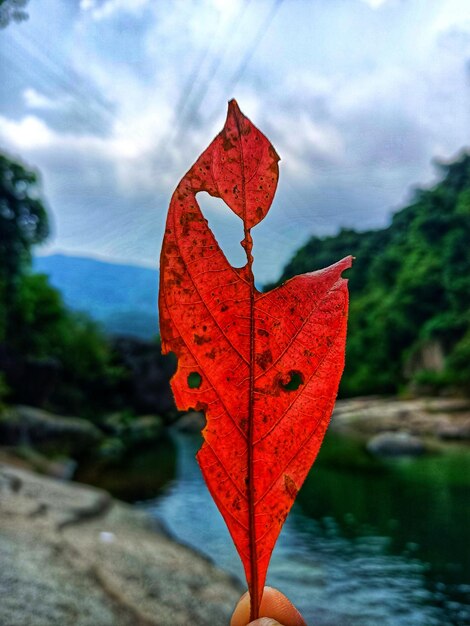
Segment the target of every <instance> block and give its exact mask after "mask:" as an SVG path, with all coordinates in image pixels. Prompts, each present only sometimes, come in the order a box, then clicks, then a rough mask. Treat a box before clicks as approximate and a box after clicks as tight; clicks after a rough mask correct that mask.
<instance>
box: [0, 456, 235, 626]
mask: <svg viewBox="0 0 470 626" xmlns="http://www.w3.org/2000/svg"><path fill="white" fill-rule="evenodd" d="M14 485H19V487H18V486H17V487H16V488H13V487H14ZM0 489H1V492H0V493H1V497H0V524H1V532H0V563H1V564H2V566H1V567H0V593H1V602H0V624H8V626H26V625H27V624H34V626H65V625H67V624H74V626H98V625H99V626H174V625H175V624H181V625H184V624H197V625H198V626H206V625H207V626H212V625H213V624H228V623H229V621H230V615H231V612H232V610H233V607H234V605H235V603H236V602H237V600H238V598H239V597H240V595H241V592H242V588H241V585H240V584H239V583H238V582H236V581H235V580H234V579H233V578H232V577H230V576H229V575H227V574H225V573H224V572H222V571H221V570H219V569H217V568H216V567H215V566H214V565H213V564H211V563H210V562H209V561H208V560H207V559H206V558H204V557H202V556H201V555H199V554H197V553H196V552H194V551H193V550H191V549H189V548H187V547H185V546H181V545H179V544H178V543H176V542H175V541H173V540H172V539H171V538H169V537H168V535H166V534H165V533H164V532H163V531H162V530H161V529H159V528H158V526H157V525H156V524H155V523H154V521H153V520H151V519H150V518H149V517H147V515H146V514H144V513H143V512H140V511H138V510H136V509H133V508H132V507H130V506H127V505H124V504H123V503H120V502H117V501H116V500H113V499H111V498H110V497H109V495H108V494H107V493H106V492H103V491H101V490H98V489H93V488H91V487H85V486H81V485H77V484H73V483H64V482H59V481H56V480H51V479H46V478H44V477H39V476H37V475H34V474H32V473H30V472H26V471H22V470H18V469H12V468H10V467H7V466H3V467H2V466H0Z"/></svg>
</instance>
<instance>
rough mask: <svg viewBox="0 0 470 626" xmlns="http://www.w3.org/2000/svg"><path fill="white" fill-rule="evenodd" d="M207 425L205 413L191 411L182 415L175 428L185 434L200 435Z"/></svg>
mask: <svg viewBox="0 0 470 626" xmlns="http://www.w3.org/2000/svg"><path fill="white" fill-rule="evenodd" d="M205 425H206V418H205V417H204V413H199V412H198V411H189V413H185V414H184V415H182V416H181V417H180V418H179V420H178V421H177V422H176V424H175V428H176V429H177V430H179V431H181V432H184V433H200V432H201V430H202V429H203V428H204V426H205Z"/></svg>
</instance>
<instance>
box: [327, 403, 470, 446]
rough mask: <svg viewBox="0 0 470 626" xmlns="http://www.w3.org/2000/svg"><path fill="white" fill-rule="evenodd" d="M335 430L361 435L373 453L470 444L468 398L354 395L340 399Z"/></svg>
mask: <svg viewBox="0 0 470 626" xmlns="http://www.w3.org/2000/svg"><path fill="white" fill-rule="evenodd" d="M330 428H331V430H333V431H336V432H338V433H340V434H343V435H346V436H354V437H359V438H361V439H362V440H364V442H365V443H366V445H367V448H368V450H369V451H370V452H372V453H373V454H378V455H382V454H383V455H384V456H397V455H401V454H411V455H415V454H422V453H424V452H427V451H435V450H438V449H439V450H443V449H444V448H445V446H446V445H447V444H449V443H460V444H464V445H468V444H470V400H469V399H465V398H414V399H408V400H402V399H398V398H372V397H366V398H353V399H349V400H338V401H337V403H336V406H335V410H334V412H333V417H332V421H331V426H330Z"/></svg>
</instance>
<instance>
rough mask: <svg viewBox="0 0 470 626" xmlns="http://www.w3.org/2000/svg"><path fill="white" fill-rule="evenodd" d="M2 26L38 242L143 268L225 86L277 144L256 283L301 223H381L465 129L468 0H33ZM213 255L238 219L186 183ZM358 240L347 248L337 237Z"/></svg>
mask: <svg viewBox="0 0 470 626" xmlns="http://www.w3.org/2000/svg"><path fill="white" fill-rule="evenodd" d="M28 12H29V20H28V21H27V22H22V23H19V24H16V23H12V24H10V25H9V26H8V27H7V28H6V29H4V30H1V31H0V55H1V59H0V68H1V69H0V85H1V92H2V96H1V103H0V144H1V148H2V149H3V150H6V151H7V152H8V153H9V154H11V155H15V156H19V157H21V158H22V159H23V160H24V161H25V162H26V163H28V164H30V165H31V166H34V167H36V168H38V169H39V170H40V172H41V173H42V176H43V186H44V193H45V196H46V198H47V201H48V205H49V207H50V212H51V215H52V219H53V229H54V233H53V237H52V238H51V240H50V243H49V244H48V247H47V248H45V249H44V252H50V251H65V252H67V253H70V254H77V255H81V256H93V257H100V258H103V257H104V258H107V259H110V260H114V261H125V262H130V263H136V264H141V265H146V266H150V267H155V266H157V265H158V256H159V249H160V244H161V237H162V231H163V225H164V221H165V214H166V210H167V206H168V201H169V198H170V196H171V193H172V191H173V189H174V188H175V186H176V185H177V183H178V181H179V179H180V178H181V176H182V175H183V174H184V173H185V171H186V170H187V169H188V168H189V167H190V166H191V164H192V163H193V162H194V160H195V159H196V158H197V156H198V155H199V154H200V153H201V151H202V150H203V149H204V148H205V147H206V146H207V145H208V143H209V142H210V141H211V139H212V138H213V137H214V135H215V134H216V133H217V132H218V130H219V129H220V128H221V127H222V125H223V121H224V118H225V113H226V104H227V101H228V100H229V99H230V98H232V97H235V98H236V99H237V100H238V102H239V104H240V107H241V108H242V110H243V111H244V112H245V114H247V115H248V116H249V117H250V118H251V120H252V121H253V122H254V123H255V124H256V125H257V126H258V127H259V128H260V129H261V130H262V131H263V132H264V133H265V134H266V135H267V136H268V137H269V138H270V139H271V141H272V142H273V144H274V146H275V147H276V149H277V151H278V153H279V154H280V156H281V159H282V161H281V177H280V183H279V188H278V194H277V199H276V200H275V203H274V204H273V208H272V210H271V211H270V213H269V214H268V216H267V218H266V219H265V220H264V222H263V223H262V224H260V225H259V226H258V227H257V228H256V229H255V230H254V233H253V234H254V239H255V259H256V265H255V270H256V273H257V279H258V281H259V282H264V281H267V280H271V279H274V278H276V277H277V276H278V274H279V272H280V270H281V268H282V266H283V265H284V264H285V262H286V261H287V260H288V259H289V257H290V255H291V254H292V252H293V251H294V250H295V249H296V248H297V247H298V246H299V245H300V244H301V243H303V242H304V241H305V240H306V239H307V238H308V236H309V235H311V234H324V233H333V232H336V231H337V230H338V228H339V227H340V226H348V227H354V228H356V229H359V230H362V229H367V228H372V227H381V226H383V225H385V224H387V222H388V220H389V218H390V215H391V213H392V212H393V211H394V210H396V209H397V208H399V207H400V206H402V205H403V203H404V202H405V201H406V200H407V198H410V196H411V194H412V189H413V187H416V186H418V185H426V184H430V183H431V182H432V181H433V175H434V170H433V167H432V163H431V161H432V159H433V158H436V157H437V158H440V159H449V158H451V157H453V156H455V155H456V154H457V153H458V152H459V151H460V150H461V149H462V148H464V147H465V146H468V144H469V141H470V139H469V137H470V135H469V131H470V2H469V1H468V0H446V1H445V2H444V1H443V0H283V1H282V0H251V1H250V0H199V1H197V2H196V1H194V2H193V1H191V0H81V1H79V0H67V1H64V0H30V2H29V4H28ZM200 202H201V206H202V208H203V211H204V213H205V215H206V217H207V218H208V219H209V223H210V225H211V226H212V228H213V229H214V231H215V233H216V236H217V237H218V239H219V242H220V243H221V245H222V247H223V248H224V250H225V251H226V254H227V256H228V257H229V259H230V260H231V261H232V262H233V263H234V264H241V263H242V262H243V251H242V249H241V247H240V246H239V244H238V242H239V241H240V240H241V238H242V231H241V223H239V220H238V218H236V217H235V216H234V215H233V214H232V213H231V211H229V210H227V209H226V207H224V206H223V204H222V203H218V202H214V201H211V199H209V198H207V197H200ZM351 252H352V253H353V254H354V251H353V250H352V251H351Z"/></svg>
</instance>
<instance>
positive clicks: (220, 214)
mask: <svg viewBox="0 0 470 626" xmlns="http://www.w3.org/2000/svg"><path fill="white" fill-rule="evenodd" d="M197 201H198V204H199V206H200V208H201V211H202V213H203V215H204V217H205V218H206V220H207V221H208V222H209V228H210V229H211V231H212V233H213V235H214V237H215V239H216V241H217V242H218V244H219V246H220V247H221V249H222V252H223V253H224V255H225V258H226V259H227V261H228V262H229V263H230V265H231V266H232V267H243V266H244V265H245V264H246V254H245V251H244V250H243V248H242V247H241V245H240V241H242V239H243V238H244V236H245V235H244V233H243V222H242V220H241V219H240V218H239V217H238V215H235V213H234V212H233V211H232V210H231V209H230V207H228V206H227V205H226V204H225V202H224V201H223V200H222V199H221V198H214V197H212V196H211V195H209V194H208V193H207V192H206V191H200V192H199V193H198V194H197Z"/></svg>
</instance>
